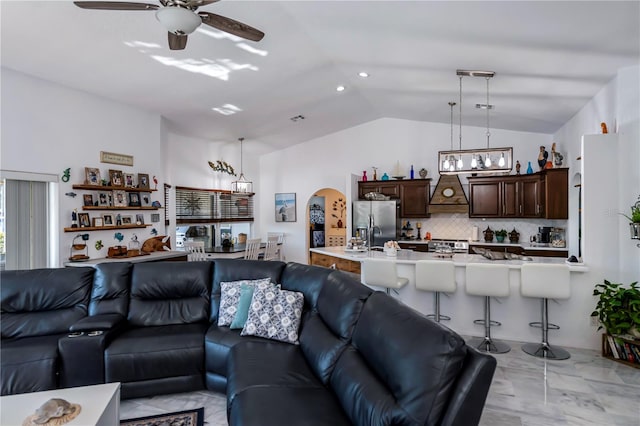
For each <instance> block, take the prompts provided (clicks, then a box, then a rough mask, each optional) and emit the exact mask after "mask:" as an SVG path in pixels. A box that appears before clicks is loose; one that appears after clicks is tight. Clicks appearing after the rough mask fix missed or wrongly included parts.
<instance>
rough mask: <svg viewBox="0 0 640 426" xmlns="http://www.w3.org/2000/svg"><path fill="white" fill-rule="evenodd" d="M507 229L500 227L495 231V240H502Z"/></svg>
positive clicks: (505, 235)
mask: <svg viewBox="0 0 640 426" xmlns="http://www.w3.org/2000/svg"><path fill="white" fill-rule="evenodd" d="M507 234H508V233H507V230H506V229H500V230H498V231H496V240H497V241H498V242H499V243H501V242H503V241H504V239H505V238H506V237H507Z"/></svg>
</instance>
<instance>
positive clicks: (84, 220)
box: [78, 213, 91, 228]
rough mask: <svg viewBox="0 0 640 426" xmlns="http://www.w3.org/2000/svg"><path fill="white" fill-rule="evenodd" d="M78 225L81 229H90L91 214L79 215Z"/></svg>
mask: <svg viewBox="0 0 640 426" xmlns="http://www.w3.org/2000/svg"><path fill="white" fill-rule="evenodd" d="M78 223H79V224H80V228H88V227H90V226H91V219H89V213H78Z"/></svg>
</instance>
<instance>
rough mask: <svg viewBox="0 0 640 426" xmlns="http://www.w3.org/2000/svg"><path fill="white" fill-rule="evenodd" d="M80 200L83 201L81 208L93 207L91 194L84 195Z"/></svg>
mask: <svg viewBox="0 0 640 426" xmlns="http://www.w3.org/2000/svg"><path fill="white" fill-rule="evenodd" d="M82 200H83V204H82V205H83V206H93V195H91V194H84V195H83V196H82Z"/></svg>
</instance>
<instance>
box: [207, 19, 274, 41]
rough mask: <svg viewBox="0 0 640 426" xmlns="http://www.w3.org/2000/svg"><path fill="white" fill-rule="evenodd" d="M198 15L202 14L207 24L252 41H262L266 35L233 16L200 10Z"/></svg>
mask: <svg viewBox="0 0 640 426" xmlns="http://www.w3.org/2000/svg"><path fill="white" fill-rule="evenodd" d="M198 15H200V17H201V18H202V22H204V23H205V24H207V25H210V26H212V27H214V28H217V29H219V30H222V31H224V32H227V33H230V34H233V35H236V36H238V37H242V38H246V39H247V40H252V41H260V40H262V37H264V33H263V32H262V31H260V30H257V29H255V28H253V27H250V26H249V25H246V24H243V23H242V22H238V21H235V20H233V19H231V18H226V17H224V16H220V15H216V14H215V13H209V12H198Z"/></svg>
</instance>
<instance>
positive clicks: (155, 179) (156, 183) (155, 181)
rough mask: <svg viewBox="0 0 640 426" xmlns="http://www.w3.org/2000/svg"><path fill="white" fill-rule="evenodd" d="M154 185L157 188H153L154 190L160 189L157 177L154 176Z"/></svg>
mask: <svg viewBox="0 0 640 426" xmlns="http://www.w3.org/2000/svg"><path fill="white" fill-rule="evenodd" d="M153 184H154V185H155V186H156V187H155V188H153V189H156V190H157V189H158V179H157V178H156V177H155V175H154V176H153Z"/></svg>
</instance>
